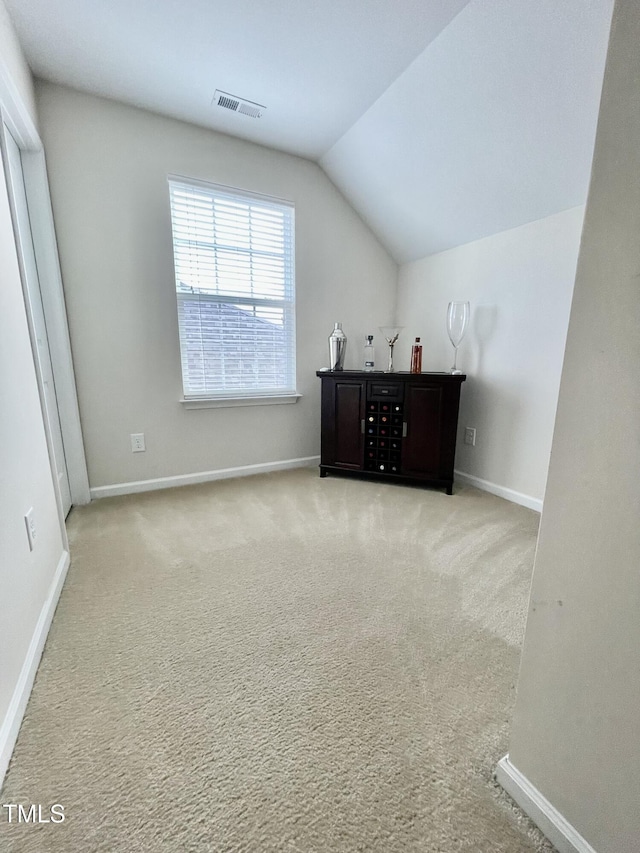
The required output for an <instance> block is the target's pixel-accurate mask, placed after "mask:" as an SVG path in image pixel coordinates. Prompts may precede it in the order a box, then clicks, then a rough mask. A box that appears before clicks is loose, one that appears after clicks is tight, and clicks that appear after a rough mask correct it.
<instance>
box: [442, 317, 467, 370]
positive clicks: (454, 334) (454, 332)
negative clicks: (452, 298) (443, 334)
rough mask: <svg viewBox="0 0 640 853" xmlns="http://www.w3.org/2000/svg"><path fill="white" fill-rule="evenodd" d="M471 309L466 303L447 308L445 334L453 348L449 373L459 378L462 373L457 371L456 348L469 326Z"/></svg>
mask: <svg viewBox="0 0 640 853" xmlns="http://www.w3.org/2000/svg"><path fill="white" fill-rule="evenodd" d="M470 314H471V309H470V306H469V303H468V302H450V303H449V307H448V308H447V333H448V335H449V340H450V341H451V344H452V346H453V367H452V368H451V370H450V371H449V373H453V374H454V375H456V376H459V375H460V374H461V373H462V371H461V370H458V365H457V361H458V347H459V346H460V344H461V342H462V339H463V338H464V334H465V332H466V331H467V326H468V325H469V316H470Z"/></svg>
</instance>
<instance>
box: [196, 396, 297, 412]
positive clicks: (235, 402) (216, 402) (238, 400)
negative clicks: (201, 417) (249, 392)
mask: <svg viewBox="0 0 640 853" xmlns="http://www.w3.org/2000/svg"><path fill="white" fill-rule="evenodd" d="M300 397H302V394H282V395H279V396H273V397H194V398H185V397H183V398H181V400H180V402H181V403H182V405H183V406H184V408H185V409H228V408H230V407H231V406H281V405H287V404H291V403H297V402H298V400H299V399H300Z"/></svg>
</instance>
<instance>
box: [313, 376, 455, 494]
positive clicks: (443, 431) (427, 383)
mask: <svg viewBox="0 0 640 853" xmlns="http://www.w3.org/2000/svg"><path fill="white" fill-rule="evenodd" d="M316 375H317V376H319V377H320V379H321V380H322V414H321V419H322V438H321V456H320V476H321V477H326V476H327V474H328V473H329V472H330V471H352V472H359V473H361V474H363V475H370V476H380V477H389V478H391V479H394V480H405V481H407V482H414V483H424V484H429V485H435V486H443V487H445V488H446V490H447V494H451V492H452V488H453V466H454V461H455V452H456V433H457V427H458V408H459V403H460V388H461V385H462V383H463V382H464V380H465V379H466V377H465V376H464V375H460V376H452V375H451V374H450V373H378V372H373V373H365V372H361V371H357V370H343V371H335V372H329V371H318V373H317V374H316Z"/></svg>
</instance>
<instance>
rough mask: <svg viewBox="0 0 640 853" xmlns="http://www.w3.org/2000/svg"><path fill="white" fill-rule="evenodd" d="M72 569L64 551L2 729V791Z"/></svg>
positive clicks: (0, 737) (0, 784) (0, 743)
mask: <svg viewBox="0 0 640 853" xmlns="http://www.w3.org/2000/svg"><path fill="white" fill-rule="evenodd" d="M69 565H70V555H69V552H68V551H63V552H62V554H61V556H60V559H59V561H58V566H57V568H56V571H55V574H54V576H53V580H52V581H51V586H50V587H49V592H48V595H47V597H46V599H45V601H44V604H43V605H42V609H41V611H40V616H39V618H38V621H37V622H36V626H35V628H34V631H33V635H32V637H31V642H30V644H29V648H28V650H27V654H26V656H25V659H24V662H23V664H22V669H21V670H20V677H19V678H18V681H17V682H16V685H15V688H14V691H13V696H12V698H11V702H10V704H9V707H8V708H7V712H6V714H5V718H4V720H3V722H2V726H1V727H0V790H2V784H3V782H4V777H5V775H6V772H7V769H8V767H9V762H10V760H11V755H12V753H13V748H14V746H15V743H16V740H17V738H18V732H19V731H20V726H21V724H22V718H23V717H24V713H25V711H26V708H27V703H28V701H29V697H30V696H31V689H32V687H33V682H34V680H35V677H36V673H37V671H38V666H39V665H40V658H41V657H42V652H43V649H44V644H45V642H46V640H47V635H48V634H49V628H50V626H51V622H52V620H53V614H54V613H55V611H56V607H57V605H58V599H59V598H60V593H61V592H62V587H63V585H64V581H65V578H66V576H67V570H68V569H69Z"/></svg>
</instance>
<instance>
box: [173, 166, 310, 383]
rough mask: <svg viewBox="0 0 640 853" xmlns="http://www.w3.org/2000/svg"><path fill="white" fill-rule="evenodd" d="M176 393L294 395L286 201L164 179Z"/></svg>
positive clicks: (290, 219) (290, 215) (290, 217)
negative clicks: (176, 334)
mask: <svg viewBox="0 0 640 853" xmlns="http://www.w3.org/2000/svg"><path fill="white" fill-rule="evenodd" d="M169 191H170V199H171V224H172V230H173V256H174V263H175V273H176V294H177V301H178V327H179V331H180V352H181V356H182V381H183V386H184V397H185V400H198V399H201V400H204V399H214V400H215V399H220V398H223V399H228V398H238V399H243V398H245V399H246V398H250V397H251V398H257V397H264V398H267V397H278V396H289V395H291V396H293V395H295V393H296V391H295V386H296V368H295V284H294V210H293V205H292V204H289V203H287V202H283V201H280V200H278V199H271V198H268V197H266V196H259V195H253V194H250V193H246V192H242V191H239V190H234V189H230V188H229V187H220V186H216V185H215V184H207V183H203V182H198V181H192V180H185V179H182V178H173V177H170V178H169Z"/></svg>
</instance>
